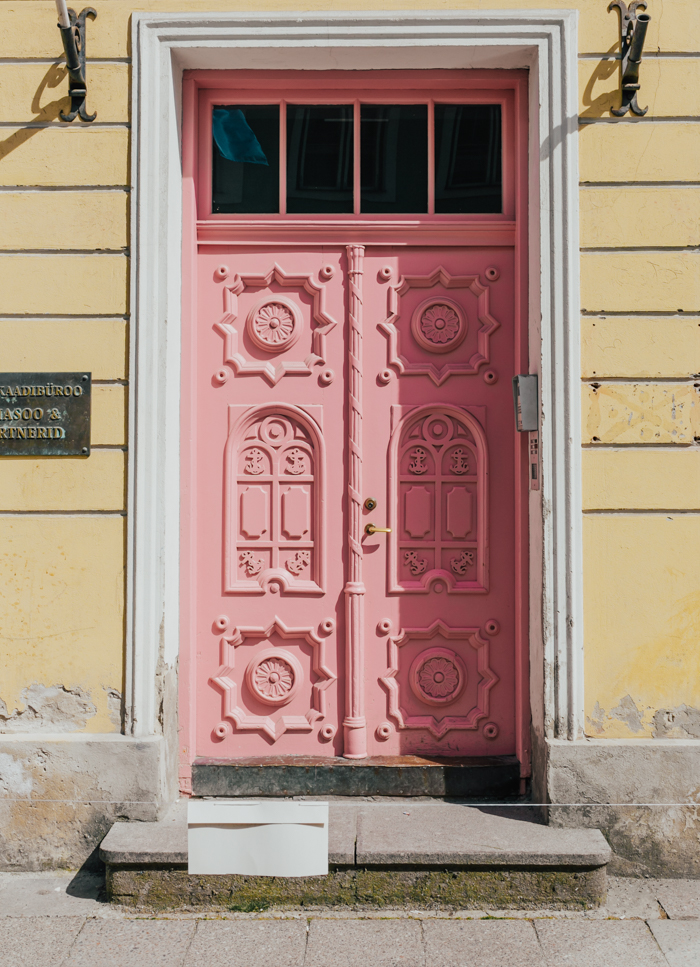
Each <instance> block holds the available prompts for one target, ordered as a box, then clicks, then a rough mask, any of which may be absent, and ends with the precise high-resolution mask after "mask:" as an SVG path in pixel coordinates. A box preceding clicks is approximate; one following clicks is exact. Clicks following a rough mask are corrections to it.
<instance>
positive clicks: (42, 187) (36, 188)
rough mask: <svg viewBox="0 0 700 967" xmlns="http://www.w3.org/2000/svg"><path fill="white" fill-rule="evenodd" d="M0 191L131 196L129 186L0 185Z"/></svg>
mask: <svg viewBox="0 0 700 967" xmlns="http://www.w3.org/2000/svg"><path fill="white" fill-rule="evenodd" d="M0 191H10V192H12V194H14V195H20V194H26V195H30V194H33V193H34V192H37V191H119V192H121V193H122V194H125V195H129V194H131V186H130V185H20V186H19V187H15V186H14V185H0Z"/></svg>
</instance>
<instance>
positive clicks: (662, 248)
mask: <svg viewBox="0 0 700 967" xmlns="http://www.w3.org/2000/svg"><path fill="white" fill-rule="evenodd" d="M579 252H593V253H595V252H599V253H600V252H602V253H606V252H617V253H618V254H619V255H624V254H626V253H629V254H630V255H638V254H639V253H640V252H700V246H698V245H639V246H636V245H625V246H623V245H598V246H596V245H591V246H584V245H582V246H581V247H580V248H579Z"/></svg>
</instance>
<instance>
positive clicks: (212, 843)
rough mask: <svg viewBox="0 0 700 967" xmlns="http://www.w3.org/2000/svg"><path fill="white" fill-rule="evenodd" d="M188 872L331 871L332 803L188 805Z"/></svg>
mask: <svg viewBox="0 0 700 967" xmlns="http://www.w3.org/2000/svg"><path fill="white" fill-rule="evenodd" d="M187 846H188V864H187V870H188V872H189V873H242V874H245V875H247V876H319V875H322V874H326V873H328V803H327V802H280V801H272V800H264V799H262V800H250V799H197V800H190V802H189V803H188V807H187Z"/></svg>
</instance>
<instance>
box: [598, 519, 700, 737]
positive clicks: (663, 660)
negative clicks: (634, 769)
mask: <svg viewBox="0 0 700 967" xmlns="http://www.w3.org/2000/svg"><path fill="white" fill-rule="evenodd" d="M583 529H584V554H585V565H584V575H585V579H584V621H585V624H586V648H585V655H584V660H585V675H586V732H587V733H588V734H589V735H593V736H608V737H610V738H635V737H636V738H644V737H648V736H653V735H657V736H664V737H683V729H682V725H680V724H679V725H677V726H675V727H674V725H673V719H672V718H671V717H672V716H675V717H676V719H677V721H678V722H679V723H682V722H683V721H684V720H686V716H687V715H688V713H687V711H686V710H687V709H698V708H700V676H698V674H697V669H698V640H699V639H700V588H699V587H698V579H697V577H698V547H700V517H699V516H697V515H690V514H681V515H676V514H656V515H649V516H647V515H645V514H641V515H639V514H637V515H634V516H630V515H627V516H625V515H610V516H603V515H592V516H586V517H585V518H584V528H583ZM685 731H686V732H687V730H685ZM686 737H687V735H686Z"/></svg>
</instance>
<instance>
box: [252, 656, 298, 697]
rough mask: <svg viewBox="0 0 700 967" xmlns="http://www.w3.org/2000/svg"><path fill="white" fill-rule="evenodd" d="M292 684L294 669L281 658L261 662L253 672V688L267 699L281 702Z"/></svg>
mask: <svg viewBox="0 0 700 967" xmlns="http://www.w3.org/2000/svg"><path fill="white" fill-rule="evenodd" d="M293 685H294V671H293V669H292V668H291V666H290V665H288V664H287V662H286V661H283V660H282V659H281V658H268V659H267V661H263V662H261V663H260V664H259V665H258V667H257V668H256V669H255V673H254V674H253V688H254V691H255V692H256V693H257V694H258V695H263V696H264V697H265V698H266V699H267V700H268V701H274V702H283V701H284V700H285V699H286V697H287V695H288V694H289V693H290V692H291V690H292V686H293Z"/></svg>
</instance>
